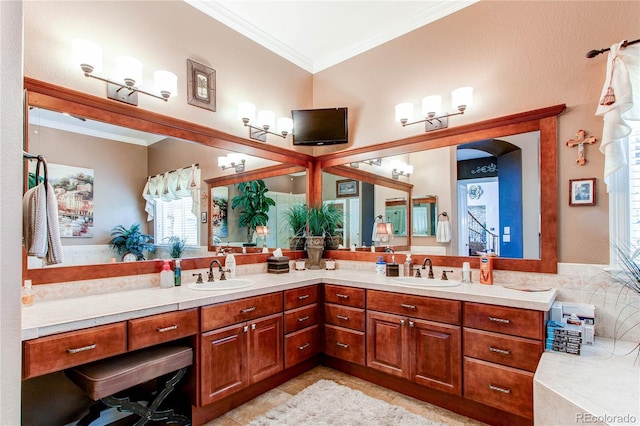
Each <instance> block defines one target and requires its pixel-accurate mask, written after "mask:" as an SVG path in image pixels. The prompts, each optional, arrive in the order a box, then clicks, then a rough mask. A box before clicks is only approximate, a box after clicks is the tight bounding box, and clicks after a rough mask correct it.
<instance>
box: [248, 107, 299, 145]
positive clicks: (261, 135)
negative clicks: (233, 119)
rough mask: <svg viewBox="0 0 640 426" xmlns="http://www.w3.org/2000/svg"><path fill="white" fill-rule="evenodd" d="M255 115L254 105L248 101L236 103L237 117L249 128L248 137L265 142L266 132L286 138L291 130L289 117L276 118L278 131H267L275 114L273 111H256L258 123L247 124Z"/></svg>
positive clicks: (271, 125) (291, 121)
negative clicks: (256, 124)
mask: <svg viewBox="0 0 640 426" xmlns="http://www.w3.org/2000/svg"><path fill="white" fill-rule="evenodd" d="M255 116H256V106H255V105H254V104H252V103H249V102H241V103H240V104H239V105H238V118H240V119H241V120H242V122H243V123H244V125H245V126H246V127H248V128H249V137H250V138H251V139H254V140H257V141H261V142H266V141H267V134H269V135H275V136H280V137H281V138H286V137H287V135H288V134H289V133H291V131H292V130H293V120H292V119H291V118H289V117H280V118H278V132H280V133H274V132H271V131H269V129H271V128H272V127H273V125H274V121H275V114H274V112H273V111H258V125H259V126H261V127H257V126H254V125H252V124H249V123H250V122H251V121H252V120H254V119H255Z"/></svg>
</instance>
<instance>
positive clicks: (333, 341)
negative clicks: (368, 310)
mask: <svg viewBox="0 0 640 426" xmlns="http://www.w3.org/2000/svg"><path fill="white" fill-rule="evenodd" d="M324 299H325V309H324V312H325V327H324V335H325V345H324V346H325V348H324V351H325V353H326V354H327V355H329V356H332V357H335V358H340V359H343V360H345V361H349V362H353V363H356V364H360V365H365V356H366V351H365V341H366V339H365V333H364V326H365V321H364V318H365V311H364V306H365V291H364V289H361V288H354V287H345V286H338V285H333V284H325V286H324Z"/></svg>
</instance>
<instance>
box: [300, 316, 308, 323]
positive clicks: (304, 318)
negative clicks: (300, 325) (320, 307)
mask: <svg viewBox="0 0 640 426" xmlns="http://www.w3.org/2000/svg"><path fill="white" fill-rule="evenodd" d="M308 319H309V315H306V316H304V317H302V318H298V322H304V321H306V320H308Z"/></svg>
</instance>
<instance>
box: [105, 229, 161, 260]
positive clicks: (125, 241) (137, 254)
mask: <svg viewBox="0 0 640 426" xmlns="http://www.w3.org/2000/svg"><path fill="white" fill-rule="evenodd" d="M110 235H111V241H109V246H110V247H111V248H113V249H115V250H116V251H117V253H118V255H120V256H122V259H123V260H145V258H144V251H145V250H147V251H148V252H149V253H153V252H154V251H155V246H154V245H153V243H152V242H151V241H153V237H152V236H151V235H149V234H144V233H142V232H141V231H140V224H138V223H136V224H133V225H131V227H130V228H129V229H127V228H125V227H124V226H122V225H118V226H115V227H113V228H112V229H111V233H110Z"/></svg>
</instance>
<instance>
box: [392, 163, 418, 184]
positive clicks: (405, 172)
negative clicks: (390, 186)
mask: <svg viewBox="0 0 640 426" xmlns="http://www.w3.org/2000/svg"><path fill="white" fill-rule="evenodd" d="M392 167H393V169H392V170H391V177H392V178H393V179H395V180H398V178H399V177H400V176H407V177H409V176H411V174H412V173H413V166H412V165H411V164H405V163H395V164H394V165H393V166H392Z"/></svg>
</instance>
